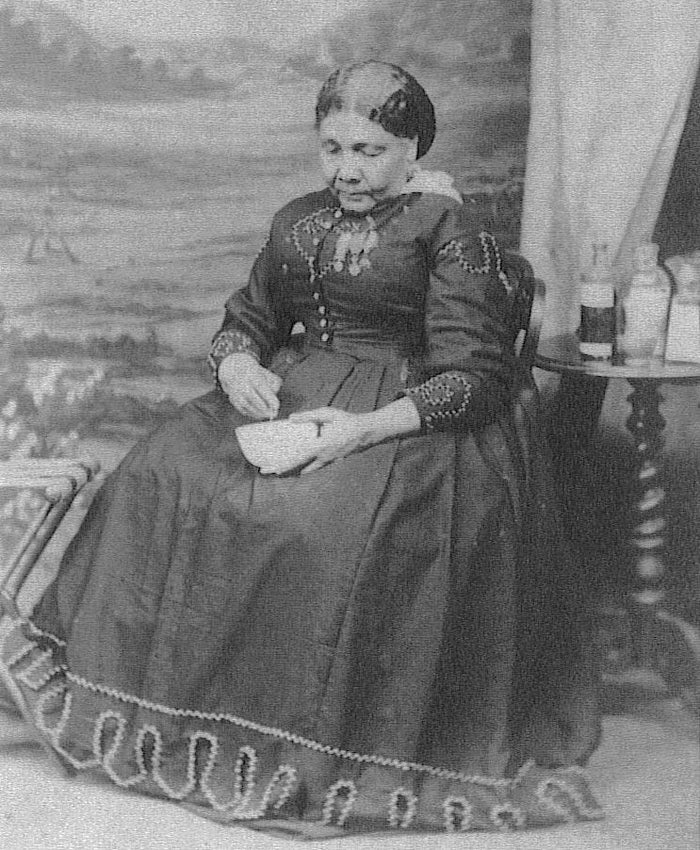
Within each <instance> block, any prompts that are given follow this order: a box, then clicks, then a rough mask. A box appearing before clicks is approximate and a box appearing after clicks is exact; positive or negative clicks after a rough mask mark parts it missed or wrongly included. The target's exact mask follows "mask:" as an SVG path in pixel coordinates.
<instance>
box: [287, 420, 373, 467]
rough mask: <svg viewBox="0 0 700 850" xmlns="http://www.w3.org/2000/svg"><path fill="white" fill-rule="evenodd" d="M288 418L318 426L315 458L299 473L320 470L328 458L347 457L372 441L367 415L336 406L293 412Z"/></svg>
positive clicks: (329, 460) (329, 459)
mask: <svg viewBox="0 0 700 850" xmlns="http://www.w3.org/2000/svg"><path fill="white" fill-rule="evenodd" d="M289 419H290V420H291V421H292V422H313V423H314V424H315V425H316V426H317V427H318V451H317V453H316V457H315V458H314V460H312V461H311V463H310V464H309V465H308V466H305V467H304V468H303V469H302V470H301V472H302V474H303V473H305V472H313V471H314V470H316V469H321V468H322V467H324V466H326V464H329V463H330V462H331V461H333V460H337V459H338V458H341V457H347V455H349V454H352V453H353V452H356V451H359V450H360V449H364V448H366V447H367V446H371V445H372V444H373V442H374V441H373V439H372V432H371V428H370V427H369V426H370V423H369V421H368V418H367V414H361V413H346V411H344V410H339V409H338V408H336V407H319V408H317V409H316V410H305V411H303V412H301V413H292V415H291V416H290V417H289ZM285 471H286V470H285Z"/></svg>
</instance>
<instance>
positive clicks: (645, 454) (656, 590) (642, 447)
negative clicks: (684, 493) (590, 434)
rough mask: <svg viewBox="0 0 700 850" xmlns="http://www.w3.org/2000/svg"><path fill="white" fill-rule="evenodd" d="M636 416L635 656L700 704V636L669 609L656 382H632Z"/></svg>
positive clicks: (631, 423)
mask: <svg viewBox="0 0 700 850" xmlns="http://www.w3.org/2000/svg"><path fill="white" fill-rule="evenodd" d="M628 380H629V382H630V384H631V386H632V392H631V394H630V395H629V397H628V401H629V403H630V406H631V413H630V416H629V418H628V419H627V422H626V424H627V428H628V430H629V431H630V433H631V434H632V436H633V438H634V443H635V447H636V450H637V472H636V488H635V489H636V493H635V497H634V505H633V508H632V511H633V515H632V518H631V519H632V521H631V534H630V538H629V542H630V546H631V548H632V552H633V557H634V565H635V571H636V576H637V587H636V588H635V590H634V591H633V611H632V614H633V617H634V619H636V620H637V621H638V626H639V628H638V629H635V632H636V634H635V639H636V640H635V643H636V646H635V654H636V655H637V662H638V664H639V666H642V667H647V668H651V669H652V670H654V671H655V672H657V673H658V674H660V675H661V677H662V678H663V679H664V681H665V683H666V685H667V686H668V688H669V691H670V692H671V693H674V694H675V695H678V696H681V697H682V698H683V699H684V700H685V701H686V702H689V703H691V704H692V705H694V706H695V707H696V708H697V707H698V705H699V704H700V635H699V633H698V630H697V628H695V627H694V626H692V625H691V624H690V623H687V622H686V621H684V620H682V619H681V618H679V617H676V616H675V615H673V614H671V613H669V612H668V611H667V610H666V608H665V601H666V590H665V587H664V579H665V572H666V564H665V552H666V535H667V527H668V520H667V514H666V508H667V505H666V491H665V489H664V481H663V474H662V471H661V469H660V465H661V452H662V448H663V430H664V427H665V425H666V421H665V420H664V418H663V416H662V415H661V412H660V410H659V405H660V403H661V401H663V396H662V395H661V393H660V391H659V382H658V381H655V380H653V379H645V378H640V379H628Z"/></svg>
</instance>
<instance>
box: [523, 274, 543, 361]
mask: <svg viewBox="0 0 700 850" xmlns="http://www.w3.org/2000/svg"><path fill="white" fill-rule="evenodd" d="M545 295H546V287H545V284H544V281H543V280H540V279H539V278H535V287H534V291H533V297H532V309H531V311H530V321H529V323H528V326H527V328H526V329H525V338H524V339H523V343H522V346H521V348H520V355H519V360H520V363H521V364H522V366H523V368H525V369H527V370H530V369H532V367H533V365H534V362H535V356H536V355H537V346H538V345H539V342H540V333H541V331H542V321H543V319H544V302H545Z"/></svg>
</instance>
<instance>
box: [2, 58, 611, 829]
mask: <svg viewBox="0 0 700 850" xmlns="http://www.w3.org/2000/svg"><path fill="white" fill-rule="evenodd" d="M316 124H317V129H318V141H319V147H320V159H321V168H322V171H323V174H324V177H325V180H326V183H327V187H326V188H325V189H324V190H323V191H317V192H313V193H311V194H309V195H306V196H304V197H302V198H298V199H297V200H294V201H292V202H291V203H288V204H287V205H286V206H284V207H283V208H282V209H281V210H280V211H279V212H278V213H277V215H275V217H274V219H273V221H272V227H271V230H270V235H269V239H268V241H267V242H266V243H265V245H264V247H263V248H262V250H261V252H260V254H259V255H258V257H257V259H256V260H255V263H254V266H253V270H252V273H251V276H250V280H249V282H248V285H247V286H245V287H244V288H242V289H239V290H237V291H235V292H234V293H233V294H232V295H231V296H230V298H229V300H228V302H227V304H226V314H225V318H224V321H223V325H222V327H221V330H220V331H219V332H218V333H217V335H216V336H215V338H214V341H213V345H212V348H211V352H210V362H211V365H212V368H213V370H214V372H215V376H216V379H217V385H216V388H215V389H213V390H212V391H211V392H210V393H208V394H207V395H205V396H203V397H201V398H198V399H196V400H194V401H192V402H190V403H188V404H186V405H184V406H183V407H182V408H181V409H180V411H179V414H178V415H177V416H176V417H175V418H174V419H173V420H172V421H170V422H169V423H167V424H166V425H164V426H163V427H161V428H160V429H159V430H157V431H156V432H155V433H154V434H152V435H151V436H150V437H149V438H148V439H145V440H143V441H142V442H140V443H139V444H138V445H136V447H135V448H134V449H133V450H132V451H131V452H130V454H129V455H128V456H127V457H126V459H125V460H124V461H123V462H122V464H121V466H120V467H119V468H118V469H117V470H116V471H115V472H114V473H113V474H112V475H111V476H110V477H109V478H108V480H107V482H106V484H105V485H104V487H103V488H102V490H101V491H100V492H99V494H98V496H97V497H96V499H95V501H94V503H93V504H92V506H91V509H90V511H89V513H88V515H87V517H86V519H85V522H84V524H83V526H82V528H81V529H80V531H79V533H78V534H77V536H76V537H75V539H74V540H73V542H72V544H71V545H70V547H69V549H68V551H67V553H66V555H65V557H64V560H63V563H62V565H61V568H60V571H59V573H58V576H57V578H56V580H55V582H54V583H53V585H52V586H51V587H50V588H49V590H48V591H47V593H46V594H45V596H44V598H43V599H42V600H41V602H40V603H39V605H38V606H37V608H36V610H35V611H34V613H33V615H32V617H31V621H30V622H25V623H23V624H22V632H21V634H20V632H19V630H17V631H16V632H15V633H13V635H12V636H11V639H10V641H9V642H8V646H7V648H6V652H7V653H8V655H11V656H12V657H11V658H9V659H8V665H9V666H10V667H11V668H12V671H13V673H14V675H15V676H16V677H17V681H18V682H20V684H21V686H22V687H23V689H24V691H25V692H26V694H27V698H28V699H29V700H30V701H32V702H33V704H34V705H35V706H36V713H37V718H38V723H39V726H40V728H41V729H42V730H43V732H44V734H45V735H46V736H48V738H49V739H50V741H51V742H52V745H53V747H54V748H55V749H56V751H57V752H58V753H59V754H60V755H61V756H62V758H63V759H65V760H66V761H68V762H69V763H70V764H71V765H73V766H74V767H76V768H78V769H84V768H100V769H102V770H103V771H105V772H106V773H107V774H108V775H109V776H110V777H111V778H112V779H113V780H114V782H116V783H117V784H118V785H120V786H123V787H127V788H135V789H139V790H142V791H144V792H148V793H155V794H160V795H165V796H167V797H170V798H172V799H175V800H181V801H187V802H190V803H193V804H196V805H197V806H198V810H201V811H208V812H209V813H210V814H211V815H212V816H215V817H218V818H220V819H222V820H231V821H237V820H254V819H257V820H258V821H261V822H263V823H265V824H267V823H269V821H270V819H271V818H274V819H275V823H276V824H279V828H286V829H287V830H288V831H289V832H290V833H292V834H294V833H297V834H299V835H310V834H327V832H333V831H337V830H339V829H341V828H342V829H343V830H345V831H347V830H363V829H380V828H386V829H390V828H397V827H403V828H406V827H412V828H419V829H448V830H466V829H470V828H485V829H496V828H509V827H511V826H513V827H521V826H524V825H528V826H529V825H542V824H548V823H555V822H562V821H564V820H570V819H573V818H595V817H598V816H599V815H600V810H599V809H598V807H597V806H596V804H595V801H594V800H593V798H592V797H591V796H590V792H589V791H588V786H587V783H586V779H585V776H584V775H583V771H582V770H581V765H582V764H584V763H585V761H586V759H587V758H588V756H589V755H590V753H591V751H592V750H593V749H594V747H595V745H596V742H597V735H598V717H597V712H596V706H595V698H594V692H595V677H594V675H593V673H592V669H591V666H590V664H589V660H588V656H587V646H588V636H587V635H586V632H585V628H584V625H585V618H584V617H583V616H582V615H581V613H580V612H579V611H578V610H577V606H576V600H575V599H574V598H573V597H572V595H571V594H570V593H569V592H568V590H567V587H568V585H569V583H570V582H569V579H570V576H569V575H568V574H567V564H566V560H565V556H564V554H563V550H562V547H561V544H560V538H559V530H558V525H557V521H556V510H555V508H553V507H552V500H551V496H550V494H549V493H548V492H547V490H546V488H545V487H543V486H542V485H543V482H544V483H545V484H546V476H545V473H546V468H545V467H543V466H542V461H541V458H539V456H538V455H537V454H536V453H534V454H533V452H532V451H531V449H532V447H529V450H528V452H525V453H523V452H522V451H521V449H522V448H528V447H523V446H521V444H520V442H519V437H518V432H517V429H516V427H515V423H514V419H513V413H512V411H513V402H514V398H515V397H516V395H517V393H518V390H519V380H520V379H519V378H518V374H517V369H516V363H515V359H514V356H513V351H512V349H513V345H512V342H513V340H512V329H511V328H510V326H509V322H508V316H509V312H510V310H511V308H512V292H511V290H512V286H511V283H510V282H509V280H508V278H507V277H506V275H505V273H504V271H503V269H502V265H501V256H500V254H499V250H498V247H497V245H496V243H495V240H494V239H493V238H492V237H491V236H490V235H489V234H488V233H486V232H484V231H482V229H481V226H480V222H479V221H478V220H475V218H474V213H473V212H472V210H471V209H470V207H469V205H467V204H463V203H462V200H461V198H460V196H459V194H458V193H457V192H456V191H455V190H454V188H453V187H452V185H451V181H450V180H449V179H447V178H446V176H445V175H440V174H438V175H435V174H431V173H429V172H422V171H420V170H418V169H417V167H416V160H417V159H419V158H420V157H422V156H423V155H424V154H425V153H426V152H427V151H428V149H429V148H430V146H431V143H432V141H433V137H434V133H435V120H434V111H433V106H432V104H431V102H430V100H429V98H428V96H427V95H426V93H425V91H424V90H423V88H422V87H421V86H420V85H419V84H418V83H417V82H416V80H415V79H414V78H413V77H412V76H411V75H410V74H408V73H406V72H404V71H403V70H401V69H400V68H397V67H395V66H393V65H388V64H384V63H380V62H366V63H361V64H356V65H352V66H349V67H346V68H342V69H340V70H339V71H336V72H335V73H334V74H332V75H331V77H330V78H329V79H328V80H327V82H326V83H325V84H324V86H323V88H322V89H321V92H320V95H319V97H318V102H317V106H316ZM297 323H303V325H304V327H305V329H306V333H305V335H304V337H303V343H302V344H301V345H293V344H291V343H292V337H291V332H292V329H293V327H294V326H295V325H296V324H297ZM290 416H291V417H292V418H293V419H296V420H298V421H300V422H313V423H315V424H316V426H317V429H318V439H317V445H318V449H317V451H316V452H315V454H314V457H313V458H312V459H311V460H310V462H309V463H307V464H306V465H305V466H304V468H302V469H301V470H298V469H293V468H292V469H290V468H287V467H285V466H284V464H281V465H279V466H278V467H277V468H276V469H275V470H274V472H276V473H277V474H261V472H260V471H259V470H258V469H256V468H255V467H254V466H252V465H251V464H250V463H249V462H248V461H247V460H246V458H245V457H244V456H243V454H242V452H241V450H240V447H239V445H238V442H237V438H236V434H235V429H236V428H237V427H238V426H241V425H243V424H245V423H249V422H251V421H255V420H260V419H265V418H275V417H277V418H285V417H290ZM526 455H528V456H529V457H530V460H529V461H527V462H526V461H525V459H524V458H525V456H526ZM268 471H269V470H268ZM319 825H325V827H326V828H327V831H326V832H324V829H323V828H321V827H320V826H319Z"/></svg>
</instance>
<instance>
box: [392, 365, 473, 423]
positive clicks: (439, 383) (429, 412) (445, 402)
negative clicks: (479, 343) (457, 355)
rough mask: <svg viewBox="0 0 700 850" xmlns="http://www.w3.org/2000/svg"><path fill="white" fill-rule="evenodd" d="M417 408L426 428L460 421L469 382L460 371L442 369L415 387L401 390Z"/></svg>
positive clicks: (467, 401) (466, 404)
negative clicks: (444, 370) (442, 370)
mask: <svg viewBox="0 0 700 850" xmlns="http://www.w3.org/2000/svg"><path fill="white" fill-rule="evenodd" d="M404 395H406V396H408V398H410V399H411V400H412V401H413V403H414V404H415V405H416V407H417V408H418V413H419V415H420V418H421V424H422V425H423V427H424V428H425V430H426V431H445V430H450V429H452V428H454V427H456V426H460V425H462V424H463V423H464V419H465V417H466V413H467V410H468V409H469V404H470V402H471V398H472V384H471V382H470V381H469V379H468V378H467V376H466V375H465V374H464V372H459V371H456V370H455V371H451V372H442V373H441V374H439V375H435V377H433V378H429V379H428V380H427V381H425V382H424V383H422V384H420V385H419V386H417V387H409V388H408V389H406V390H404Z"/></svg>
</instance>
